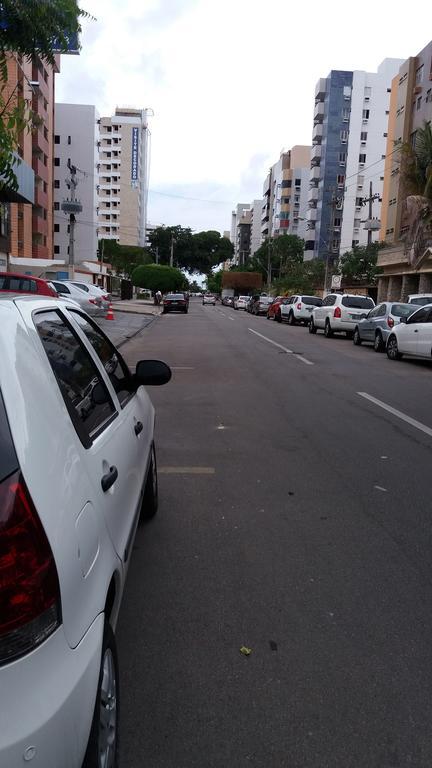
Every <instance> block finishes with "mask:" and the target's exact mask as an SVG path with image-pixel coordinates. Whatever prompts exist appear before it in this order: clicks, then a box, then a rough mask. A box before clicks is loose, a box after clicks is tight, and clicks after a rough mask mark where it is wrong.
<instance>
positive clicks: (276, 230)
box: [261, 145, 311, 239]
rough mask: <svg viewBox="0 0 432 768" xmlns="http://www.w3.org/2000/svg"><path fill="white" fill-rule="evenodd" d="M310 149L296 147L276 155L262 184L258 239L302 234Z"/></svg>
mask: <svg viewBox="0 0 432 768" xmlns="http://www.w3.org/2000/svg"><path fill="white" fill-rule="evenodd" d="M310 160H311V147H310V146H304V145H303V146H302V145H297V146H294V147H292V149H290V150H288V151H283V152H281V154H280V157H279V160H278V161H277V162H276V163H275V164H274V165H273V166H272V167H271V168H270V170H269V173H268V175H267V177H266V179H265V181H264V186H263V202H262V217H261V236H262V238H263V239H265V238H267V237H279V236H280V235H284V234H290V235H298V236H299V237H302V238H304V237H305V235H306V212H307V197H308V190H309V172H310Z"/></svg>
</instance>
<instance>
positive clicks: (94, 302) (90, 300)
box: [89, 299, 97, 304]
mask: <svg viewBox="0 0 432 768" xmlns="http://www.w3.org/2000/svg"><path fill="white" fill-rule="evenodd" d="M89 302H90V304H97V299H89Z"/></svg>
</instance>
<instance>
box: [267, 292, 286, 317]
mask: <svg viewBox="0 0 432 768" xmlns="http://www.w3.org/2000/svg"><path fill="white" fill-rule="evenodd" d="M285 300H286V297H285V296H276V297H275V298H274V299H273V301H272V303H271V304H269V305H268V307H267V320H276V315H277V314H278V313H279V311H280V305H281V303H282V302H283V301H285Z"/></svg>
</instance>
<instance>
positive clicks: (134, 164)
mask: <svg viewBox="0 0 432 768" xmlns="http://www.w3.org/2000/svg"><path fill="white" fill-rule="evenodd" d="M138 131H139V129H138V128H132V168H131V179H132V181H138V135H139V134H138Z"/></svg>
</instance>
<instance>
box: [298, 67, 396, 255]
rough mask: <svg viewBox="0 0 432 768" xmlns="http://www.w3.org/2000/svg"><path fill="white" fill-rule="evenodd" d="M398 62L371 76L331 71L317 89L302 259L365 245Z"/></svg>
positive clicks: (379, 190)
mask: <svg viewBox="0 0 432 768" xmlns="http://www.w3.org/2000/svg"><path fill="white" fill-rule="evenodd" d="M401 63H402V61H401V60H400V59H385V60H384V61H383V62H382V64H380V66H379V67H378V70H377V72H372V73H370V72H363V71H352V72H350V71H340V70H332V71H331V72H330V74H329V76H328V77H327V78H321V79H320V80H319V81H318V83H317V85H316V89H315V110H314V127H313V133H312V143H313V147H312V153H311V166H310V190H309V195H308V199H309V209H308V212H307V219H308V232H307V235H306V246H305V255H306V258H324V257H326V258H328V257H330V258H332V259H335V260H336V259H337V258H338V257H339V255H341V254H343V253H344V252H346V251H348V250H350V249H351V248H352V247H353V246H354V245H366V243H367V231H366V230H365V229H364V227H363V224H364V221H362V220H364V219H366V218H367V213H368V209H366V208H364V207H363V198H367V197H369V190H370V181H372V189H373V193H374V194H375V193H376V195H377V197H376V199H375V200H374V202H373V208H372V217H373V218H376V219H379V216H380V200H379V198H380V197H381V194H382V189H383V179H384V161H385V154H386V142H387V123H388V114H389V108H390V91H391V87H390V86H391V81H392V78H393V77H394V75H395V73H396V72H397V70H398V68H399V66H400V65H401ZM373 239H374V240H376V239H378V233H377V232H375V233H374V235H373Z"/></svg>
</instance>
